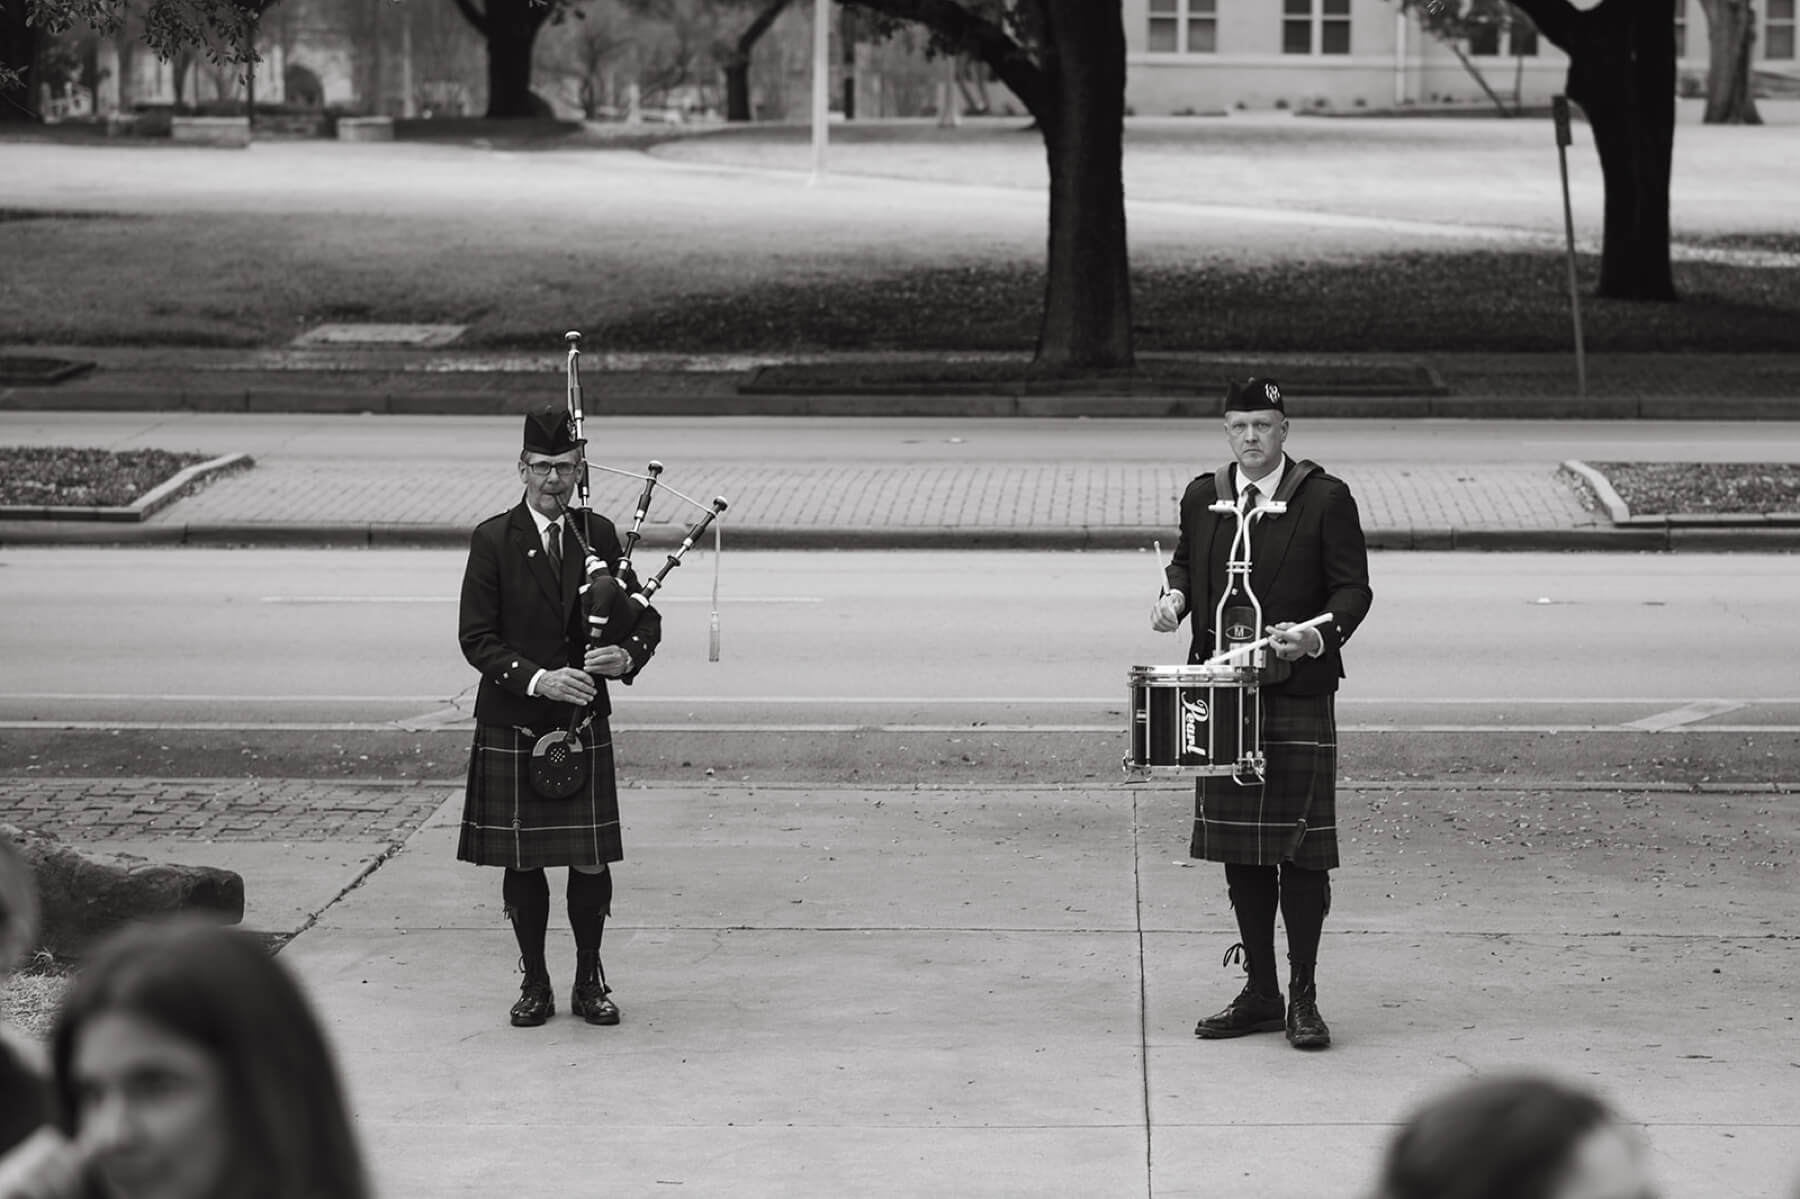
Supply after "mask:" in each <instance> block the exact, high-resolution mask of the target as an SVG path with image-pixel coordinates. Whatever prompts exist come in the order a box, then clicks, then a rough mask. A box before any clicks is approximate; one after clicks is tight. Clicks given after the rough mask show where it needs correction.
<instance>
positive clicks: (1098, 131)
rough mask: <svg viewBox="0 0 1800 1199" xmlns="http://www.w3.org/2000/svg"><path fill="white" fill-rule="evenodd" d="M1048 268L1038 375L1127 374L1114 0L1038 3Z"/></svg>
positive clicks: (1119, 59)
mask: <svg viewBox="0 0 1800 1199" xmlns="http://www.w3.org/2000/svg"><path fill="white" fill-rule="evenodd" d="M1042 11H1043V15H1044V24H1045V37H1044V58H1043V63H1044V72H1045V79H1046V83H1047V86H1046V88H1045V89H1044V90H1045V92H1046V93H1047V103H1046V104H1045V106H1044V111H1042V112H1040V113H1038V114H1037V116H1038V119H1039V128H1040V130H1041V131H1042V133H1043V137H1044V150H1045V154H1046V156H1047V158H1048V160H1049V165H1050V264H1049V270H1048V272H1047V277H1046V280H1045V287H1044V318H1043V323H1042V324H1041V325H1040V326H1039V329H1038V344H1037V358H1036V364H1037V365H1038V366H1039V367H1046V368H1052V369H1055V368H1063V367H1102V368H1108V367H1110V368H1127V367H1130V366H1131V365H1132V361H1133V359H1132V345H1131V276H1130V268H1129V263H1128V259H1127V255H1126V244H1125V183H1124V177H1123V170H1122V164H1121V155H1122V151H1123V142H1124V132H1125V26H1124V20H1123V16H1122V14H1121V11H1120V0H1044V3H1043V6H1042Z"/></svg>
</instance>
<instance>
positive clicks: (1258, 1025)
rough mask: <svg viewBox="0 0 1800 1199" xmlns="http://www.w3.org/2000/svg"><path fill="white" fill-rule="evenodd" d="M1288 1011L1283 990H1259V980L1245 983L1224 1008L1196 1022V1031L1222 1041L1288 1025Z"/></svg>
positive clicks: (1207, 1039)
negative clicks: (1283, 1001) (1283, 998)
mask: <svg viewBox="0 0 1800 1199" xmlns="http://www.w3.org/2000/svg"><path fill="white" fill-rule="evenodd" d="M1286 1014H1287V1008H1286V1006H1285V1005H1284V1004H1283V1003H1282V1001H1281V992H1280V991H1259V990H1257V989H1256V984H1254V983H1245V984H1244V989H1243V990H1242V991H1239V992H1238V997H1237V998H1236V999H1234V1000H1232V1001H1231V1002H1230V1003H1229V1004H1227V1005H1226V1006H1225V1010H1224V1011H1221V1012H1218V1013H1216V1014H1214V1015H1211V1016H1208V1017H1206V1018H1205V1019H1204V1020H1202V1021H1200V1023H1198V1024H1196V1025H1194V1035H1195V1036H1196V1037H1199V1038H1200V1039H1202V1040H1205V1041H1222V1040H1224V1039H1225V1038H1227V1037H1244V1036H1249V1035H1250V1034H1251V1033H1253V1032H1279V1031H1281V1029H1282V1028H1283V1027H1285V1025H1286V1019H1285V1017H1286Z"/></svg>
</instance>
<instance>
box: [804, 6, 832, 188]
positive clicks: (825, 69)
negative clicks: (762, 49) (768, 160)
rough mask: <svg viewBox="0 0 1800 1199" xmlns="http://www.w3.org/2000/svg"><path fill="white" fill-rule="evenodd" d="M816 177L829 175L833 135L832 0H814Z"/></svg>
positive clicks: (814, 175) (813, 102) (813, 115)
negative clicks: (827, 154) (827, 148)
mask: <svg viewBox="0 0 1800 1199" xmlns="http://www.w3.org/2000/svg"><path fill="white" fill-rule="evenodd" d="M812 73H813V74H812V152H813V157H812V178H811V179H809V180H807V182H809V183H817V182H818V181H819V180H820V179H822V178H823V177H824V175H825V144H826V142H828V141H829V140H830V138H831V0H813V61H812Z"/></svg>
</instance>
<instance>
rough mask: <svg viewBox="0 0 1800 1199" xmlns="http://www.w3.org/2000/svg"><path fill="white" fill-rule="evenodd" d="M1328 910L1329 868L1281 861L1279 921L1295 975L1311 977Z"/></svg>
mask: <svg viewBox="0 0 1800 1199" xmlns="http://www.w3.org/2000/svg"><path fill="white" fill-rule="evenodd" d="M1330 910H1331V872H1330V871H1329V870H1306V869H1303V868H1301V867H1299V866H1296V865H1294V864H1293V863H1292V862H1283V863H1282V864H1281V922H1282V924H1284V925H1286V926H1287V943H1288V961H1289V962H1290V963H1292V965H1293V968H1294V971H1295V974H1296V977H1298V976H1299V974H1300V973H1301V971H1302V970H1304V973H1305V978H1306V980H1307V981H1310V980H1311V978H1312V968H1313V965H1314V964H1315V963H1316V962H1317V961H1318V960H1319V935H1320V933H1321V932H1322V931H1323V930H1324V928H1325V913H1326V912H1328V911H1330Z"/></svg>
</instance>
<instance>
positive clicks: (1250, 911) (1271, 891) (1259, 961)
mask: <svg viewBox="0 0 1800 1199" xmlns="http://www.w3.org/2000/svg"><path fill="white" fill-rule="evenodd" d="M1225 889H1226V891H1227V892H1229V894H1230V895H1231V908H1232V911H1234V912H1236V913H1237V926H1238V936H1239V938H1240V939H1242V941H1243V942H1244V954H1245V956H1246V957H1247V958H1249V963H1248V965H1249V970H1250V982H1251V984H1252V985H1253V986H1255V987H1256V989H1257V990H1259V991H1263V992H1265V993H1268V992H1275V991H1279V990H1280V989H1281V985H1280V983H1278V982H1277V981H1276V979H1275V908H1276V906H1277V904H1278V902H1279V900H1280V897H1281V888H1280V882H1279V879H1278V876H1277V875H1276V872H1275V867H1273V866H1238V865H1233V864H1229V863H1228V864H1227V865H1226V867H1225Z"/></svg>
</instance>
